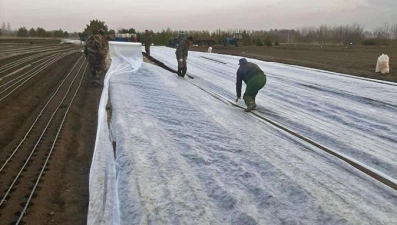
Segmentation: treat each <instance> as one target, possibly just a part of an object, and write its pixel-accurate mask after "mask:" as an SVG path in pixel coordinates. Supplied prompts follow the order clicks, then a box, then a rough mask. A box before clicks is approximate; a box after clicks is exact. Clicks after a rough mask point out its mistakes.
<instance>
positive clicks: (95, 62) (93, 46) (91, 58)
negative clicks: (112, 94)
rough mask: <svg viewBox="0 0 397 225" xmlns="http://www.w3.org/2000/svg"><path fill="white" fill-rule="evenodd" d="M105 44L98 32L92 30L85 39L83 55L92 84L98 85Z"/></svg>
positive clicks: (104, 54)
mask: <svg viewBox="0 0 397 225" xmlns="http://www.w3.org/2000/svg"><path fill="white" fill-rule="evenodd" d="M106 53H107V50H106V42H105V40H104V38H103V37H102V35H100V34H99V31H98V30H96V29H95V30H93V32H92V34H91V35H90V36H89V37H88V38H87V40H86V44H85V47H84V54H85V56H86V57H87V59H88V64H89V68H90V73H91V79H92V82H93V83H94V84H100V81H99V73H100V72H101V71H102V70H103V67H104V65H103V62H104V59H105V57H106Z"/></svg>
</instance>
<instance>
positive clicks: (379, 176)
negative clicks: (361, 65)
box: [143, 52, 397, 191]
mask: <svg viewBox="0 0 397 225" xmlns="http://www.w3.org/2000/svg"><path fill="white" fill-rule="evenodd" d="M143 55H144V56H145V57H147V58H148V59H149V60H150V61H152V62H154V63H155V64H156V65H157V66H160V67H162V68H163V69H165V70H168V71H170V72H173V73H177V72H176V71H175V70H173V69H172V68H170V67H168V66H166V65H165V64H164V63H162V62H161V61H159V60H157V59H155V58H154V57H152V56H149V55H147V54H146V53H144V52H143ZM186 75H188V74H186ZM188 76H189V75H188ZM187 81H188V82H190V83H191V84H193V85H194V86H196V87H198V88H199V89H201V90H203V91H204V92H206V93H208V94H210V95H211V96H213V97H214V98H216V99H218V100H219V101H221V102H223V103H225V104H227V105H231V106H234V107H238V108H241V109H244V108H243V107H241V106H240V105H238V104H235V103H234V102H233V100H230V99H228V98H227V97H225V96H223V95H221V94H218V93H216V92H214V91H212V90H210V89H208V88H205V87H202V86H200V85H198V84H196V83H195V82H194V81H192V80H189V79H188V80H187ZM249 115H250V116H253V117H255V118H256V119H258V120H260V121H261V122H263V123H265V124H267V125H272V126H274V127H276V128H278V129H280V130H282V131H284V132H286V133H288V134H289V135H292V136H294V137H296V138H298V139H300V140H302V141H304V142H305V143H308V144H310V145H312V146H314V147H316V148H317V149H319V150H321V151H323V152H325V153H327V154H329V155H331V156H333V157H336V158H337V159H339V160H342V161H343V162H345V163H347V164H349V165H350V166H353V167H354V168H356V169H357V170H358V171H360V172H361V173H363V174H365V175H367V176H369V177H370V178H372V179H375V180H377V181H379V182H381V183H382V184H383V185H386V186H387V187H388V188H391V189H393V190H394V191H397V180H395V179H394V178H392V177H389V176H387V175H386V174H383V173H382V172H380V171H378V170H376V169H374V168H372V167H370V166H367V165H365V164H364V163H361V162H359V161H358V160H355V159H354V158H352V157H349V156H346V155H344V154H341V153H339V152H338V151H336V150H334V149H331V148H329V147H327V146H324V145H322V144H321V143H318V142H316V141H314V140H311V139H310V138H307V137H305V136H303V135H300V134H299V133H297V132H295V131H293V130H292V129H290V128H287V127H286V126H284V125H282V124H279V123H277V122H276V121H273V120H271V119H269V118H266V117H265V116H263V115H262V114H260V113H258V112H256V111H255V110H254V111H252V112H251V113H249Z"/></svg>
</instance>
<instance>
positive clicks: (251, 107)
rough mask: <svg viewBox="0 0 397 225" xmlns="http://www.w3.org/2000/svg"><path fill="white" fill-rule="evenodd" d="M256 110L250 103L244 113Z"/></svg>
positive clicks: (253, 104) (252, 103) (253, 103)
mask: <svg viewBox="0 0 397 225" xmlns="http://www.w3.org/2000/svg"><path fill="white" fill-rule="evenodd" d="M255 108H256V104H255V102H250V103H249V104H248V106H247V108H246V109H245V110H244V111H245V112H251V110H253V109H255Z"/></svg>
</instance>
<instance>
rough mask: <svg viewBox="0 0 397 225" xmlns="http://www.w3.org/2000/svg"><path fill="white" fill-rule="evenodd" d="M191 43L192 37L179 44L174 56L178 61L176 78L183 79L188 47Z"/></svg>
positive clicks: (185, 70)
mask: <svg viewBox="0 0 397 225" xmlns="http://www.w3.org/2000/svg"><path fill="white" fill-rule="evenodd" d="M192 43H193V37H191V36H189V37H188V38H187V39H186V40H182V41H181V42H179V45H178V47H177V48H176V51H175V54H176V59H177V61H178V76H180V77H185V75H186V72H187V63H186V60H187V55H188V51H189V47H190V45H191V44H192Z"/></svg>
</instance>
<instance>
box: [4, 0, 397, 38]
mask: <svg viewBox="0 0 397 225" xmlns="http://www.w3.org/2000/svg"><path fill="white" fill-rule="evenodd" d="M396 9H397V0H242V1H237V0H95V1H94V0H63V1H61V0H0V22H1V23H3V22H4V23H6V24H7V23H10V24H11V27H12V28H13V29H17V28H19V27H21V26H25V27H26V28H28V29H29V28H32V27H34V28H37V27H42V28H44V29H46V30H54V29H63V30H66V31H68V32H74V31H82V30H83V29H84V27H85V25H86V24H88V23H89V21H90V20H92V19H99V20H101V21H104V22H105V23H106V25H108V27H109V29H115V30H117V29H119V28H135V29H136V30H138V31H143V30H145V29H151V30H154V31H161V30H163V29H167V28H168V27H169V28H171V29H172V30H209V31H213V30H215V29H218V28H220V29H222V30H227V29H249V30H251V29H253V30H269V29H272V28H273V29H274V28H276V29H296V28H300V27H307V26H319V25H322V24H324V25H350V24H353V23H358V24H360V25H362V26H364V29H365V30H368V31H372V30H373V29H374V28H375V27H377V26H381V25H383V24H384V23H386V22H388V23H389V24H395V23H397V12H396Z"/></svg>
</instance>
